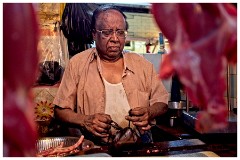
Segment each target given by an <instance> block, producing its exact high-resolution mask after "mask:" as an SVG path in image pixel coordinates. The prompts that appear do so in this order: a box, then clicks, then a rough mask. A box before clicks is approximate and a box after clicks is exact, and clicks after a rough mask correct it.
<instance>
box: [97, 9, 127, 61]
mask: <svg viewBox="0 0 240 160" xmlns="http://www.w3.org/2000/svg"><path fill="white" fill-rule="evenodd" d="M95 28H96V30H98V31H95V32H94V33H93V39H94V40H95V42H96V48H97V51H98V53H99V54H100V56H101V57H102V58H104V59H106V60H114V59H115V58H117V57H119V55H120V54H121V53H122V50H123V48H124V44H125V39H126V37H121V36H118V35H117V34H116V33H113V34H110V35H109V36H104V34H103V33H101V32H100V31H102V30H113V31H117V30H125V29H126V22H125V19H124V17H123V16H122V14H121V13H119V12H118V11H116V10H108V11H105V12H102V13H100V14H99V16H98V18H97V20H96V26H95Z"/></svg>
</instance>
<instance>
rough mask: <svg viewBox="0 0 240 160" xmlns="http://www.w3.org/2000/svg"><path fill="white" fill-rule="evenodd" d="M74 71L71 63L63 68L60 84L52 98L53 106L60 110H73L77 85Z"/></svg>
mask: <svg viewBox="0 0 240 160" xmlns="http://www.w3.org/2000/svg"><path fill="white" fill-rule="evenodd" d="M74 71H76V70H74V69H73V67H72V63H71V61H70V62H69V64H68V65H67V67H66V68H65V71H64V74H63V77H62V80H61V84H60V86H59V89H58V92H57V94H56V96H55V98H54V101H53V104H55V105H57V106H59V107H61V108H70V109H72V110H74V106H75V103H76V93H77V83H76V78H75V77H74Z"/></svg>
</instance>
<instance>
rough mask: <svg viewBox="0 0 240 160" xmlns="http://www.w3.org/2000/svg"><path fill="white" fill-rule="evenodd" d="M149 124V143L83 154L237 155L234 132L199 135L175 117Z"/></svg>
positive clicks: (98, 148)
mask: <svg viewBox="0 0 240 160" xmlns="http://www.w3.org/2000/svg"><path fill="white" fill-rule="evenodd" d="M160 121H161V122H160V123H158V124H157V125H156V126H154V127H152V134H153V141H154V142H153V143H151V144H126V145H122V146H120V147H111V146H102V147H97V148H93V149H91V150H89V151H87V152H86V153H85V155H84V156H112V157H135V156H137V157H139V156H141V157H144V156H164V157H165V156H168V157H169V156H170V157H172V156H173V157H209V156H211V157H217V156H219V157H237V133H208V134H201V133H198V132H196V131H195V130H194V129H193V128H191V127H189V126H188V125H186V124H185V123H184V120H181V119H179V121H178V123H177V124H175V125H174V126H172V127H171V126H170V125H169V119H168V118H162V119H161V120H160Z"/></svg>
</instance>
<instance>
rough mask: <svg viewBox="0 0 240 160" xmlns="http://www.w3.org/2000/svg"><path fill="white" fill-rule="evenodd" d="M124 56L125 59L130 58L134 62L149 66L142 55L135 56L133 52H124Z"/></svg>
mask: <svg viewBox="0 0 240 160" xmlns="http://www.w3.org/2000/svg"><path fill="white" fill-rule="evenodd" d="M124 54H125V56H126V58H127V59H129V58H130V59H132V60H133V61H135V62H136V61H138V62H140V63H146V64H149V61H148V60H147V59H146V58H144V56H143V55H142V54H137V53H135V52H125V53H124Z"/></svg>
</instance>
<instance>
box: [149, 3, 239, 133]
mask: <svg viewBox="0 0 240 160" xmlns="http://www.w3.org/2000/svg"><path fill="white" fill-rule="evenodd" d="M152 13H153V15H154V17H155V20H156V22H157V24H158V26H159V27H160V29H161V31H162V32H163V34H164V35H165V36H166V38H167V39H168V40H169V42H170V45H171V53H170V54H168V55H167V56H166V57H165V59H164V61H163V63H162V66H161V72H160V78H169V77H170V76H171V75H172V74H174V73H177V74H178V76H179V78H180V81H181V82H182V84H183V85H184V87H185V90H186V91H187V93H188V96H189V98H190V99H191V100H192V102H193V104H196V105H198V106H199V107H200V108H201V111H202V112H199V114H198V117H197V118H198V119H199V121H197V123H196V129H197V130H198V131H200V132H207V131H211V130H215V129H222V128H224V127H226V125H227V115H228V110H227V106H226V102H225V99H224V92H225V90H226V82H225V81H226V80H225V74H226V72H225V71H226V68H227V61H228V62H231V63H236V62H237V9H236V7H235V6H233V5H232V4H227V3H225V4H216V3H208V4H197V3H194V4H190V3H189V4H184V3H182V4H174V3H172V4H153V5H152Z"/></svg>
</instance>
